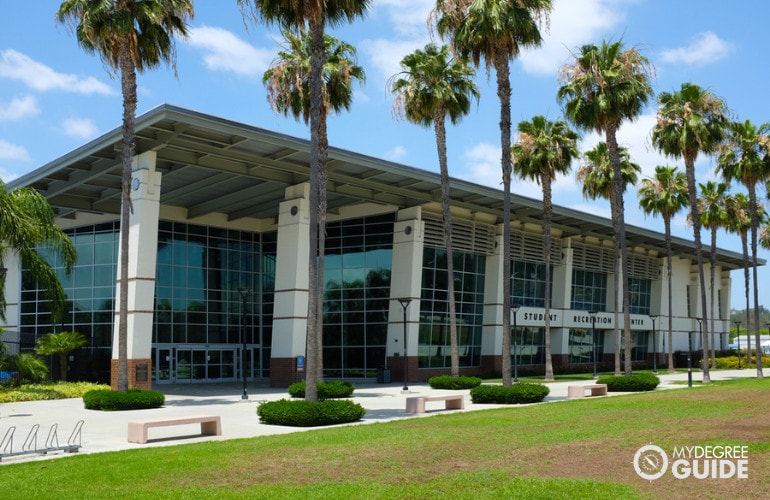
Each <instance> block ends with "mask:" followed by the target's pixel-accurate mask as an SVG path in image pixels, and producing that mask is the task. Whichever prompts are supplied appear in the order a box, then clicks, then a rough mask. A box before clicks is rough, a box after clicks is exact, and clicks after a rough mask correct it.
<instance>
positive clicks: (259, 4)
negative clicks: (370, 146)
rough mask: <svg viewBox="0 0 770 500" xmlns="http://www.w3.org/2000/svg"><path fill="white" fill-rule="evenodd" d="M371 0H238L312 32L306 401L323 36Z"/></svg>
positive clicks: (311, 376) (312, 338) (314, 370)
mask: <svg viewBox="0 0 770 500" xmlns="http://www.w3.org/2000/svg"><path fill="white" fill-rule="evenodd" d="M370 4H371V0H326V1H320V0H297V1H295V2H283V1H279V0H238V5H239V6H240V8H241V12H242V13H243V15H244V17H252V18H254V19H256V18H261V19H263V20H264V21H265V22H267V23H268V24H273V23H275V24H278V25H280V26H281V27H283V28H286V29H289V30H292V31H300V30H303V29H307V30H308V32H309V33H310V79H309V91H310V165H309V166H310V196H309V200H308V201H309V205H310V217H309V230H308V233H309V245H308V285H309V286H308V312H307V335H306V345H307V348H306V349H307V351H306V358H307V366H306V372H305V373H306V383H307V387H306V390H305V399H306V400H308V401H318V380H319V373H320V372H321V371H322V366H320V365H321V362H320V361H321V353H320V352H319V348H318V346H319V345H321V339H319V338H318V337H319V336H321V332H320V331H319V329H318V325H319V321H318V316H319V311H320V310H321V305H320V302H321V300H322V298H323V282H322V281H321V279H320V278H321V277H320V275H319V262H318V261H319V258H318V257H319V239H320V238H322V237H323V236H324V235H323V231H322V230H321V228H320V222H319V221H320V220H321V219H320V212H321V199H322V195H321V192H322V191H323V192H324V193H325V192H326V182H325V176H324V174H323V173H322V172H321V163H322V161H321V158H322V155H323V154H324V153H322V151H321V149H322V147H323V145H324V144H326V143H327V140H326V139H325V137H326V120H325V118H324V117H323V115H322V113H321V109H322V107H323V104H322V101H323V97H322V96H323V66H324V64H325V62H326V55H325V52H326V50H325V48H326V47H325V39H324V34H325V30H326V24H327V23H328V24H329V25H330V26H336V25H338V24H341V23H342V22H343V21H346V20H347V21H348V22H353V21H354V20H355V19H356V18H357V17H361V16H363V15H364V14H365V13H366V10H367V9H368V8H369V6H370ZM323 196H324V197H325V194H324V195H323Z"/></svg>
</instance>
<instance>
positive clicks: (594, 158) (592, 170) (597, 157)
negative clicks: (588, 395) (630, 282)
mask: <svg viewBox="0 0 770 500" xmlns="http://www.w3.org/2000/svg"><path fill="white" fill-rule="evenodd" d="M619 154H620V171H621V178H622V183H623V191H622V192H621V194H623V193H625V190H626V187H627V186H628V185H629V184H630V185H634V184H636V181H637V179H638V176H639V173H641V171H642V167H640V166H639V164H637V163H634V162H632V161H631V157H630V155H629V154H628V150H627V149H626V148H624V147H622V146H621V147H620V150H619ZM584 159H585V163H583V165H581V166H580V168H579V169H578V171H577V176H576V177H577V180H578V182H579V183H580V184H582V186H583V187H582V189H583V196H584V197H585V198H586V199H592V200H595V199H596V198H599V197H601V198H605V199H607V200H609V201H610V212H611V214H612V223H613V228H616V227H617V225H618V222H617V218H616V216H617V212H618V211H617V196H616V194H615V189H614V188H615V183H614V180H613V179H614V178H615V172H614V170H613V168H612V165H611V164H610V153H609V147H608V146H607V143H606V142H600V143H598V144H597V145H596V146H595V147H594V148H593V149H591V150H589V151H587V152H586V153H585V154H584ZM619 242H620V240H619V238H618V232H617V230H614V231H613V250H614V252H615V260H614V263H615V269H614V273H613V277H614V280H615V290H619V289H620V286H619V285H620V244H619ZM613 310H614V314H615V325H616V328H617V329H616V334H615V375H616V376H619V375H620V344H621V342H620V328H619V326H618V325H620V322H619V321H618V318H619V315H620V312H619V311H620V308H619V307H618V294H617V293H615V294H614V295H613ZM627 345H628V344H627Z"/></svg>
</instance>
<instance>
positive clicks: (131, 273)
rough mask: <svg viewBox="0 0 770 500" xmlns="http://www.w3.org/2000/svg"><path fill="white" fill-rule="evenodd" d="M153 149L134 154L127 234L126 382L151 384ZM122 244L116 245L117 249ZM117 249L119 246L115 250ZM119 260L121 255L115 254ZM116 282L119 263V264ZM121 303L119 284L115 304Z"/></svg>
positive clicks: (156, 209)
mask: <svg viewBox="0 0 770 500" xmlns="http://www.w3.org/2000/svg"><path fill="white" fill-rule="evenodd" d="M156 156H157V154H156V152H155V151H147V152H145V153H142V154H140V155H137V156H135V157H134V160H133V163H132V166H131V169H132V171H133V173H132V180H131V203H132V206H133V213H132V214H131V216H130V217H129V238H128V244H129V248H128V277H127V279H128V339H127V340H128V385H129V387H134V386H136V387H142V388H145V389H149V388H150V387H151V386H152V360H151V359H150V356H151V352H152V322H153V311H154V309H155V272H156V260H157V255H158V215H159V213H160V188H161V174H160V172H156V171H155V160H156ZM120 248H121V247H120V246H119V247H118V249H120ZM118 253H120V250H118ZM118 262H120V256H118ZM117 276H118V283H119V282H120V280H121V279H122V277H121V276H120V265H118V271H117ZM119 303H120V287H119V286H118V287H117V288H116V294H115V304H116V305H117V304H119ZM119 321H120V318H119V315H118V310H117V308H116V314H115V328H114V330H113V342H112V370H111V382H112V386H113V388H115V387H117V381H118V370H117V367H118V323H119Z"/></svg>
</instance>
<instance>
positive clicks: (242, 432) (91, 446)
mask: <svg viewBox="0 0 770 500" xmlns="http://www.w3.org/2000/svg"><path fill="white" fill-rule="evenodd" d="M659 376H660V378H661V385H660V387H659V388H658V390H665V389H672V388H686V387H687V384H686V383H685V384H681V383H680V384H677V383H676V382H682V381H686V380H687V374H686V373H677V374H674V375H669V374H667V373H663V372H661V373H660V375H659ZM754 376H756V370H753V369H752V370H719V371H714V372H712V375H711V377H712V380H723V379H730V378H738V377H754ZM700 380H701V374H700V373H699V372H695V373H693V381H694V382H699V381H700ZM581 383H582V384H587V383H589V382H588V381H585V382H574V381H570V382H555V383H550V384H548V387H549V388H550V389H551V392H550V394H549V395H548V397H547V398H546V401H548V402H552V401H565V400H567V386H568V385H573V384H581ZM402 385H403V383H392V384H357V385H356V390H355V392H354V393H353V396H354V397H353V398H352V399H353V401H355V402H356V403H360V404H361V405H362V406H363V407H364V408H365V409H366V415H365V416H364V418H363V423H371V422H383V421H388V420H395V419H403V418H422V417H427V416H430V415H435V414H436V413H444V411H445V410H443V409H439V408H443V405H442V403H428V405H427V409H428V412H427V413H426V414H425V415H413V414H408V413H405V411H404V409H405V407H406V398H407V397H411V396H420V395H430V394H435V393H444V394H446V393H451V392H452V391H437V390H434V389H431V388H430V386H428V385H427V384H410V385H409V391H408V392H406V393H405V392H403V391H402ZM156 389H158V390H160V391H162V392H163V393H164V394H165V395H166V404H165V405H164V406H163V407H162V408H157V409H152V410H132V411H120V412H102V411H94V410H86V409H84V407H83V400H82V399H80V398H75V399H62V400H55V401H33V402H20V403H3V404H0V439H2V438H3V436H5V435H6V433H7V432H8V429H9V428H11V427H15V428H16V429H15V434H14V439H13V451H21V450H22V449H23V444H24V440H25V438H26V437H27V435H28V433H29V431H30V429H32V427H33V426H34V425H35V424H38V425H39V426H40V428H39V431H38V437H37V446H38V447H43V446H44V444H45V442H46V437H47V435H48V433H49V430H50V428H51V426H52V425H53V424H58V433H57V434H58V442H59V444H60V445H64V444H66V443H67V440H68V438H69V436H70V433H71V432H72V430H73V428H74V426H75V425H76V423H77V422H78V421H79V420H83V422H84V423H83V430H82V436H81V441H80V442H81V445H82V447H81V448H80V453H97V452H103V451H113V450H127V449H135V448H146V447H150V446H168V445H177V444H184V443H193V442H200V441H208V440H226V439H234V438H245V437H255V436H263V435H269V434H285V433H289V432H303V431H308V430H313V429H317V428H297V427H283V426H274V425H263V424H261V423H259V419H258V417H257V413H256V410H257V406H258V405H259V403H260V402H262V401H274V400H278V399H282V398H288V397H289V395H288V393H287V392H286V390H285V389H274V388H268V387H254V386H253V384H252V385H251V386H249V399H248V400H244V399H242V386H241V385H240V384H235V383H225V384H198V385H168V386H158V387H156ZM454 392H463V391H454ZM465 394H466V399H465V410H459V411H474V410H480V409H488V408H494V407H496V406H497V405H479V404H473V403H471V401H470V396H469V395H468V391H465ZM610 394H612V393H610ZM508 407H510V408H515V407H511V406H508ZM447 411H458V410H447ZM200 414H213V415H219V416H221V419H222V435H221V436H200V435H198V433H199V432H200V425H198V424H191V425H190V426H175V427H160V428H153V429H150V431H149V438H150V441H149V442H148V443H147V444H135V443H129V442H128V440H127V424H128V422H129V421H131V420H143V419H153V418H168V417H175V416H188V415H200ZM7 451H8V450H0V453H7ZM66 455H67V454H66V453H62V452H53V453H48V454H46V455H38V454H30V455H22V456H14V457H5V458H3V459H2V461H1V462H0V465H3V464H8V463H17V462H20V461H27V460H41V459H46V458H55V457H60V456H66Z"/></svg>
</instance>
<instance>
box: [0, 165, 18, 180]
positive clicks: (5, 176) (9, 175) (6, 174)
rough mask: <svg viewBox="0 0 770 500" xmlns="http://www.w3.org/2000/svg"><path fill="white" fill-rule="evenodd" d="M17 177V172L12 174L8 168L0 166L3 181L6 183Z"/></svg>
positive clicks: (0, 175) (0, 176)
mask: <svg viewBox="0 0 770 500" xmlns="http://www.w3.org/2000/svg"><path fill="white" fill-rule="evenodd" d="M17 177H19V176H18V175H16V174H12V173H11V172H9V171H8V170H6V169H4V168H3V167H0V179H2V180H3V182H5V183H6V184H8V183H9V182H11V181H12V180H14V179H16V178H17Z"/></svg>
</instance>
